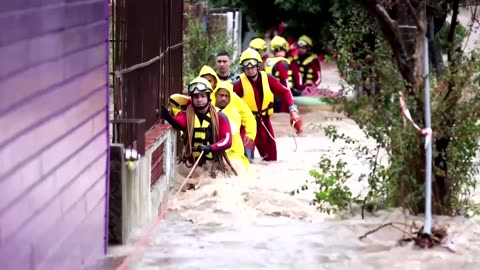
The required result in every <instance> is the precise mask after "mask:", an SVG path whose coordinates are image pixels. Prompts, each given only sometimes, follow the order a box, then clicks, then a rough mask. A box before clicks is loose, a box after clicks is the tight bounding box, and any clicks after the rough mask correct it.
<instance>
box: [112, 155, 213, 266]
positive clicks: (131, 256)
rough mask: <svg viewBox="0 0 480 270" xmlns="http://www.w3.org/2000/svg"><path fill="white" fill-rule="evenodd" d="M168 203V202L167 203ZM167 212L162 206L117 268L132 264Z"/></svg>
mask: <svg viewBox="0 0 480 270" xmlns="http://www.w3.org/2000/svg"><path fill="white" fill-rule="evenodd" d="M204 153H205V152H204V151H202V152H201V153H200V155H199V156H198V158H197V160H196V161H195V164H194V165H193V167H192V169H191V170H190V172H189V173H188V175H187V177H185V179H184V180H183V182H182V184H181V185H180V187H179V188H178V190H177V192H176V193H175V195H174V197H176V196H178V194H179V193H180V191H181V190H182V188H183V187H184V186H185V184H186V183H187V180H188V179H189V178H190V176H192V174H193V171H194V170H195V168H196V167H197V165H198V163H199V162H200V159H201V158H202V156H203V154H204ZM165 204H166V203H165ZM166 212H167V207H166V206H164V207H163V208H162V210H161V211H160V214H159V215H158V217H157V218H156V219H155V220H154V221H153V222H152V223H150V225H149V226H148V230H147V232H146V233H145V235H144V236H143V237H142V238H141V239H140V240H138V242H137V243H135V247H134V250H133V252H132V253H130V254H129V255H128V256H127V257H126V258H125V259H124V260H123V261H122V264H120V265H119V266H118V267H117V268H116V270H126V269H127V267H128V265H129V264H130V262H131V261H132V260H133V259H135V257H137V256H138V254H139V253H140V251H141V250H142V248H143V246H144V245H145V244H146V243H147V241H148V240H150V238H151V237H152V234H153V231H154V229H155V228H156V227H157V226H158V224H160V221H161V220H162V219H163V218H164V217H165V214H166Z"/></svg>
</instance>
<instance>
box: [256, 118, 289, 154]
mask: <svg viewBox="0 0 480 270" xmlns="http://www.w3.org/2000/svg"><path fill="white" fill-rule="evenodd" d="M260 123H262V126H263V127H264V128H265V130H266V131H267V134H268V136H270V138H271V139H272V140H273V141H274V142H275V143H277V141H276V140H275V138H274V137H273V135H272V134H271V133H270V131H269V130H268V128H267V126H266V125H265V123H264V122H263V120H262V118H260ZM296 123H297V121H293V123H292V125H291V128H292V136H293V142H294V143H295V149H294V150H293V152H297V149H298V145H297V139H296V138H295V133H296V132H295V124H296Z"/></svg>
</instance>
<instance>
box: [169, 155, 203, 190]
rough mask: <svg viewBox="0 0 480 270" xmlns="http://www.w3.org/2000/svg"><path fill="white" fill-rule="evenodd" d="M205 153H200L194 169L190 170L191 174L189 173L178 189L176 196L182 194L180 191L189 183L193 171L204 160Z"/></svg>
mask: <svg viewBox="0 0 480 270" xmlns="http://www.w3.org/2000/svg"><path fill="white" fill-rule="evenodd" d="M204 153H205V152H204V151H202V152H201V153H200V155H199V156H198V158H197V160H196V161H195V164H193V167H192V169H191V170H190V173H188V175H187V177H185V179H184V180H183V182H182V184H181V185H180V187H179V188H178V190H177V192H176V193H175V196H177V195H178V193H180V191H181V190H182V188H183V187H184V186H185V184H186V183H187V180H188V178H190V176H192V173H193V170H195V168H196V167H197V165H198V163H199V162H200V159H201V158H202V156H203V154H204Z"/></svg>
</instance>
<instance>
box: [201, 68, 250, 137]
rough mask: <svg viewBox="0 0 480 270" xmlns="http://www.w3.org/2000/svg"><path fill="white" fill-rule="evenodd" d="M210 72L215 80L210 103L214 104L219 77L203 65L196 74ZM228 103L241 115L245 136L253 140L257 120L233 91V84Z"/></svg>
mask: <svg viewBox="0 0 480 270" xmlns="http://www.w3.org/2000/svg"><path fill="white" fill-rule="evenodd" d="M207 74H210V75H212V76H213V77H215V79H216V80H217V83H216V85H215V89H213V93H212V95H211V99H212V104H215V92H216V90H217V89H218V86H219V85H220V82H221V80H220V78H218V75H217V73H216V72H215V70H213V68H211V67H209V66H207V65H204V66H203V67H202V69H201V70H200V73H199V74H198V76H203V75H207ZM227 90H228V89H227ZM230 104H232V105H233V106H234V107H235V108H237V110H238V112H239V113H240V116H241V125H242V126H244V127H245V133H246V135H247V137H249V138H250V139H252V141H255V137H256V136H257V121H256V120H255V116H253V113H252V110H251V109H250V107H248V105H247V103H245V101H243V99H242V98H240V97H239V96H238V95H237V94H236V93H235V92H233V85H232V93H231V94H230ZM227 116H228V114H227Z"/></svg>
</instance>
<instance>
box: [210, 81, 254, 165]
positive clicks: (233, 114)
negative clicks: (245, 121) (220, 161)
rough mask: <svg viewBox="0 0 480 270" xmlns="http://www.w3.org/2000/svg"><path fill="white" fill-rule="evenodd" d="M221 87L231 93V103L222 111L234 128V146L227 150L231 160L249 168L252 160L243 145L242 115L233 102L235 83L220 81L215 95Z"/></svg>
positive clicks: (214, 92)
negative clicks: (247, 155) (246, 155)
mask: <svg viewBox="0 0 480 270" xmlns="http://www.w3.org/2000/svg"><path fill="white" fill-rule="evenodd" d="M219 89H225V90H227V91H228V93H230V103H229V104H228V105H227V106H226V107H225V108H223V109H222V110H221V112H223V113H224V114H225V115H226V116H227V117H228V120H229V121H230V127H231V129H232V146H231V147H230V148H229V149H228V150H227V151H226V154H227V156H228V158H229V159H230V160H238V161H240V162H241V163H242V164H243V166H244V167H245V169H247V170H248V169H249V168H250V161H248V159H247V157H245V149H244V147H243V141H242V136H241V135H240V125H241V124H242V116H241V115H240V112H239V111H238V109H237V108H236V107H235V105H234V104H232V96H234V95H235V93H234V92H233V85H232V84H231V83H230V82H228V81H222V82H220V83H219V84H218V87H217V88H216V89H215V90H214V91H213V96H215V94H216V93H217V91H218V90H219Z"/></svg>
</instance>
